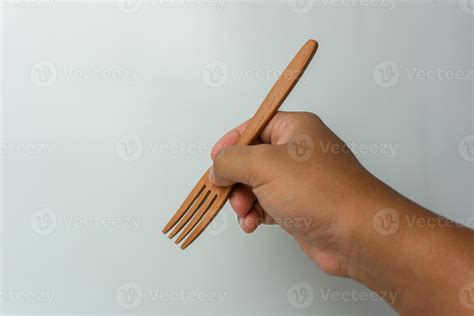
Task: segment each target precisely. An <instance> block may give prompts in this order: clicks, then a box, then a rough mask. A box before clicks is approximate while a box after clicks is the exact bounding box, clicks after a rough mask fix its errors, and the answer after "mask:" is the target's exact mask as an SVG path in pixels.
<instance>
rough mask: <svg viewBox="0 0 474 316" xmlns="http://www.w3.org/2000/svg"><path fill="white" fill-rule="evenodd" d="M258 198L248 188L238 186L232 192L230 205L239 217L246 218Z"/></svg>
mask: <svg viewBox="0 0 474 316" xmlns="http://www.w3.org/2000/svg"><path fill="white" fill-rule="evenodd" d="M256 200H257V198H256V197H255V195H254V194H253V193H252V190H251V189H250V188H249V187H248V186H244V185H240V184H239V185H237V186H236V188H235V189H234V190H233V191H232V196H231V197H230V205H231V206H232V208H233V209H234V211H235V213H236V214H237V216H239V217H245V216H246V215H247V214H248V213H249V212H250V210H251V209H252V207H253V204H254V203H255V201H256Z"/></svg>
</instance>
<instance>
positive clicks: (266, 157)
mask: <svg viewBox="0 0 474 316" xmlns="http://www.w3.org/2000/svg"><path fill="white" fill-rule="evenodd" d="M277 156H278V150H276V148H275V147H274V146H272V145H268V144H261V145H252V146H226V147H224V148H223V149H222V150H221V151H220V152H219V154H218V155H217V156H216V157H215V158H214V164H213V166H212V167H211V169H210V170H209V180H210V181H211V182H212V183H213V184H215V185H218V186H229V185H232V184H234V183H236V182H238V183H242V184H245V185H248V186H250V187H257V186H259V185H260V184H262V183H264V182H266V181H268V180H270V177H271V176H272V174H271V173H272V172H271V170H275V169H273V168H272V165H274V164H275V162H276V159H277Z"/></svg>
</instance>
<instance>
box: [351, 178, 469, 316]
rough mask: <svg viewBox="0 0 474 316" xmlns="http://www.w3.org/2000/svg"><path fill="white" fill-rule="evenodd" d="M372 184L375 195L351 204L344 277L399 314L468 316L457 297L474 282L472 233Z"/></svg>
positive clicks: (371, 187)
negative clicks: (352, 217) (354, 216)
mask: <svg viewBox="0 0 474 316" xmlns="http://www.w3.org/2000/svg"><path fill="white" fill-rule="evenodd" d="M370 181H371V183H370V184H369V185H368V186H367V188H368V189H371V190H375V192H374V191H372V193H371V194H369V195H365V196H366V197H367V196H369V198H367V199H361V200H360V202H359V203H354V204H353V207H355V208H358V209H357V210H353V211H352V212H354V213H356V214H358V215H359V220H354V225H355V226H354V227H355V228H354V231H353V232H352V233H351V235H352V236H351V238H350V239H348V240H349V242H348V243H347V246H346V249H345V251H346V254H347V255H346V256H347V274H348V276H349V277H350V278H352V279H355V280H357V281H360V282H362V283H364V284H365V285H367V286H368V287H369V288H371V289H373V290H374V291H376V292H378V293H379V294H380V295H381V296H382V297H384V298H385V299H386V301H387V303H389V304H391V305H392V306H393V307H394V308H395V309H396V310H397V311H398V312H400V313H401V314H402V315H435V314H436V315H464V314H469V315H471V314H472V313H473V312H474V310H473V309H469V308H468V306H466V305H467V304H466V303H465V302H463V301H462V299H460V297H459V293H460V291H461V289H462V288H463V287H465V286H466V285H467V284H468V283H470V282H474V232H473V231H472V230H469V229H467V228H464V227H461V226H459V225H457V224H455V223H453V222H450V221H448V220H446V219H444V218H442V217H439V216H437V215H435V214H433V213H431V212H429V211H427V210H425V209H423V208H422V207H420V206H418V205H417V204H415V203H413V202H411V201H410V200H408V199H406V198H404V197H403V196H401V195H400V194H398V193H397V192H395V191H393V190H392V189H390V188H389V187H387V186H386V185H384V184H382V183H380V181H378V180H370ZM472 299H473V300H474V293H472ZM473 303H474V302H473Z"/></svg>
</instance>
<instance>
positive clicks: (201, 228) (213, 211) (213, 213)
mask: <svg viewBox="0 0 474 316" xmlns="http://www.w3.org/2000/svg"><path fill="white" fill-rule="evenodd" d="M229 195H230V191H228V192H227V193H226V194H223V195H221V196H220V197H219V200H218V201H217V203H215V204H214V205H213V207H212V208H209V210H208V211H207V212H206V214H205V215H204V216H203V219H202V220H201V222H200V223H199V225H198V226H197V227H196V228H195V229H194V230H193V231H192V233H191V234H190V235H189V236H188V238H186V240H185V241H184V243H183V244H182V245H181V249H183V250H184V249H186V248H187V247H188V246H189V245H190V244H191V243H192V242H193V241H194V240H195V239H196V238H198V237H199V235H201V233H202V232H203V231H204V229H206V227H207V226H208V225H209V223H210V222H211V221H212V220H213V219H214V217H216V215H217V214H218V213H219V211H220V210H221V209H222V207H223V206H224V204H225V202H226V201H227V198H228V197H229Z"/></svg>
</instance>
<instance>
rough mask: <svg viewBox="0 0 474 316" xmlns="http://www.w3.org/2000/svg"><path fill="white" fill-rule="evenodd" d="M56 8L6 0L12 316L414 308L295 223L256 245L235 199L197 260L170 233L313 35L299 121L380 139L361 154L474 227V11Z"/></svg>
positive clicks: (6, 307)
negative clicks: (306, 243)
mask: <svg viewBox="0 0 474 316" xmlns="http://www.w3.org/2000/svg"><path fill="white" fill-rule="evenodd" d="M38 1H39V2H35V3H33V4H31V3H27V2H22V1H4V2H2V15H1V26H2V40H1V48H2V49H1V52H2V69H1V75H2V79H1V88H2V99H1V106H2V121H1V131H2V141H1V145H2V147H1V148H2V152H1V156H0V157H1V159H2V168H1V179H2V181H1V185H2V190H1V193H2V199H1V203H2V204H1V207H2V233H1V241H2V246H1V249H2V257H1V264H2V296H1V300H2V301H1V303H2V311H3V312H6V313H36V312H42V313H70V312H79V313H93V314H105V313H122V312H127V313H138V314H141V313H160V314H161V313H163V314H214V313H216V314H217V313H227V314H249V315H257V314H272V315H273V314H305V315H347V314H356V315H392V314H394V313H393V312H392V311H391V309H390V308H389V307H388V306H387V305H385V304H384V303H382V302H380V301H378V299H377V301H374V300H375V299H374V298H370V296H368V295H370V294H368V293H369V290H368V289H366V288H365V287H363V286H361V285H358V284H357V283H355V282H352V281H349V280H343V279H337V278H333V277H329V276H326V275H324V274H323V273H322V272H320V271H319V270H318V268H317V267H316V266H315V265H314V264H313V263H312V262H311V261H310V260H309V259H307V258H306V257H305V256H304V255H303V253H302V252H301V251H300V250H299V248H298V247H297V245H296V243H295V242H294V241H293V240H292V239H291V238H290V237H289V236H287V235H286V234H284V233H283V232H282V231H280V230H279V229H278V228H276V227H266V228H260V229H259V230H258V231H257V232H256V233H254V234H253V235H245V234H244V233H242V232H241V231H240V229H239V228H238V226H237V220H236V218H235V215H234V214H233V212H232V211H231V210H230V208H229V207H228V206H226V207H225V208H224V210H223V211H222V213H221V214H222V215H220V216H219V217H218V218H217V222H216V223H215V224H213V226H211V229H209V230H208V232H207V233H205V234H203V235H202V237H201V238H200V239H199V240H198V241H196V242H195V244H193V245H192V246H191V247H190V248H189V249H188V250H186V251H184V252H183V251H181V250H179V248H178V247H176V246H175V245H174V243H173V242H171V241H169V240H168V239H167V238H166V237H165V236H163V235H162V234H161V232H160V231H161V228H162V227H163V225H164V224H165V223H166V221H167V219H168V218H169V217H170V216H171V215H172V213H173V212H174V211H175V210H176V209H177V207H178V206H179V204H180V202H181V201H182V199H183V198H184V197H185V196H186V194H187V193H188V192H189V190H190V189H191V188H192V186H193V185H194V183H195V182H196V180H197V179H198V178H199V177H200V175H201V174H202V172H204V170H205V169H206V168H207V166H208V165H209V164H210V159H209V154H208V152H209V148H210V146H211V145H212V144H213V142H215V141H216V140H217V139H218V138H219V137H220V136H221V135H222V134H223V133H224V132H225V131H227V130H228V129H229V128H231V127H233V126H235V125H237V124H238V123H240V122H241V121H243V120H245V119H247V118H248V117H250V116H251V115H252V114H253V112H254V111H255V110H256V108H257V107H258V105H259V104H260V102H261V100H263V98H264V96H265V95H266V93H267V92H268V91H269V89H270V87H271V86H272V84H273V83H274V81H275V80H276V77H277V74H278V71H281V70H282V68H284V67H285V66H286V64H287V63H288V62H289V61H290V59H291V58H292V57H293V55H294V54H295V52H296V51H297V50H298V49H299V47H300V46H301V45H302V44H303V43H304V42H305V41H306V40H307V39H309V38H314V39H317V40H318V41H319V44H320V48H319V51H318V53H317V55H316V57H315V59H314V60H313V62H312V63H311V65H310V66H309V68H308V70H307V72H306V74H305V77H304V78H303V79H302V80H301V81H300V83H299V84H298V86H297V87H296V88H295V89H294V91H293V92H292V94H291V95H290V96H289V98H288V99H287V101H286V102H285V104H284V105H283V107H282V110H287V111H312V112H315V113H317V114H318V115H319V116H321V117H322V119H323V120H324V121H325V122H326V123H327V124H328V125H329V126H330V128H332V129H333V130H334V131H335V132H336V133H337V134H338V135H339V136H340V137H341V138H342V139H344V140H345V141H346V142H347V143H349V144H351V143H352V144H355V146H359V145H360V144H363V145H376V147H377V148H378V149H377V150H375V151H373V152H364V150H355V151H356V154H357V156H358V158H359V159H360V160H361V161H362V162H363V163H364V165H365V166H366V167H367V168H368V169H369V170H371V171H372V172H373V173H374V174H375V175H377V176H378V177H380V178H381V179H383V180H384V181H385V182H387V183H388V184H390V185H391V186H393V187H395V188H396V189H397V190H399V191H400V192H401V193H403V194H405V195H406V196H408V197H409V198H411V199H413V200H415V201H417V202H418V203H420V204H422V205H424V206H426V207H428V208H431V209H432V210H434V211H436V212H438V213H441V214H443V215H445V216H447V217H449V218H451V219H456V220H458V221H463V222H465V223H468V222H469V221H470V220H472V218H473V217H474V216H473V203H472V190H473V188H472V179H473V169H472V162H471V161H470V159H471V158H472V153H474V147H473V146H474V143H471V144H469V142H468V141H469V140H472V134H473V125H472V122H473V116H472V108H473V101H472V100H473V95H472V91H473V90H472V89H473V78H468V76H469V72H470V71H471V72H472V69H473V45H472V27H473V24H472V21H473V16H474V15H473V13H474V10H470V7H469V6H468V3H467V2H466V3H464V2H460V3H458V1H407V2H401V1H397V2H395V3H390V2H388V1H387V2H384V1H374V2H371V3H370V4H368V3H367V2H366V1H357V0H353V1H344V2H342V3H341V2H339V1H329V0H326V1H319V2H318V1H315V2H312V1H298V2H297V3H296V2H286V1H279V2H256V1H253V2H237V3H236V2H229V1H226V2H221V1H219V0H215V1H214V2H211V3H209V1H204V0H202V1H200V5H192V4H193V3H195V2H194V1H191V2H190V1H181V2H176V1H173V3H172V4H173V5H171V4H170V2H169V1H165V2H163V1H159V0H156V1H154V2H139V1H136V2H133V1H129V2H127V3H123V2H119V3H116V2H97V3H95V2H83V3H79V2H58V1H56V2H54V3H52V2H47V1H41V0H38ZM471 7H474V6H473V5H472V1H471ZM391 70H393V71H392V72H391ZM111 71H113V72H114V73H116V74H117V77H111V75H110V74H111ZM384 71H385V72H386V73H385V77H382V76H381V74H382V72H384ZM420 71H425V72H429V73H431V74H433V76H434V77H433V76H432V77H431V78H429V79H427V78H424V77H423V73H420ZM430 71H431V72H430ZM433 71H434V72H433ZM446 71H460V72H461V73H462V74H464V76H465V77H466V78H465V79H453V78H451V79H449V78H446V76H445V75H443V73H444V74H446ZM211 73H212V74H213V75H212V76H211V75H210V74H211ZM134 74H135V75H136V77H134ZM390 74H391V75H390ZM413 75H414V76H413ZM471 76H472V74H471ZM469 135H471V136H469ZM465 136H468V138H466V139H464V140H463V138H464V137H465ZM469 145H470V148H469V147H468V146H469ZM383 146H392V148H394V147H396V151H395V152H394V153H393V155H392V154H390V153H384V152H383V151H382V147H383ZM25 148H28V151H26V149H25ZM46 148H49V149H50V152H49V153H48V152H45V150H46ZM354 148H356V147H354ZM357 148H359V149H360V147H357ZM373 148H375V147H373ZM468 149H470V150H471V155H470V153H469V152H468ZM48 216H49V217H48ZM91 220H92V221H91ZM84 221H86V222H87V223H88V224H87V225H86V224H84ZM89 221H91V222H89ZM134 221H135V223H136V225H137V226H133V222H134ZM109 222H114V223H115V224H116V225H117V226H110V227H104V225H107V223H109ZM109 224H110V223H109ZM127 225H129V226H127ZM470 225H471V226H474V223H470ZM393 251H397V249H393ZM130 282H131V283H130ZM301 282H303V283H301ZM157 291H159V292H161V293H164V294H162V295H161V296H158V297H155V296H154V295H155V294H156V293H158V292H157ZM22 293H23V295H24V296H27V295H30V296H29V298H27V299H25V297H24V296H22ZM193 293H194V294H193ZM203 293H204V294H203ZM305 293H307V295H305ZM329 293H332V296H330V297H329V298H328V297H327V295H328V294H329ZM354 293H355V294H354ZM46 294H49V295H51V297H52V300H51V302H49V303H48V302H47V301H44V300H43V298H44V299H45V300H46ZM349 294H350V295H349ZM43 295H44V296H43ZM193 295H196V297H198V296H199V295H201V296H200V297H201V299H200V300H199V299H196V298H195V299H196V300H195V301H190V299H191V298H192V297H194V296H193ZM218 295H220V296H221V297H223V301H214V300H213V298H215V297H218ZM40 297H41V298H40ZM22 298H23V301H22ZM25 300H26V301H25Z"/></svg>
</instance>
